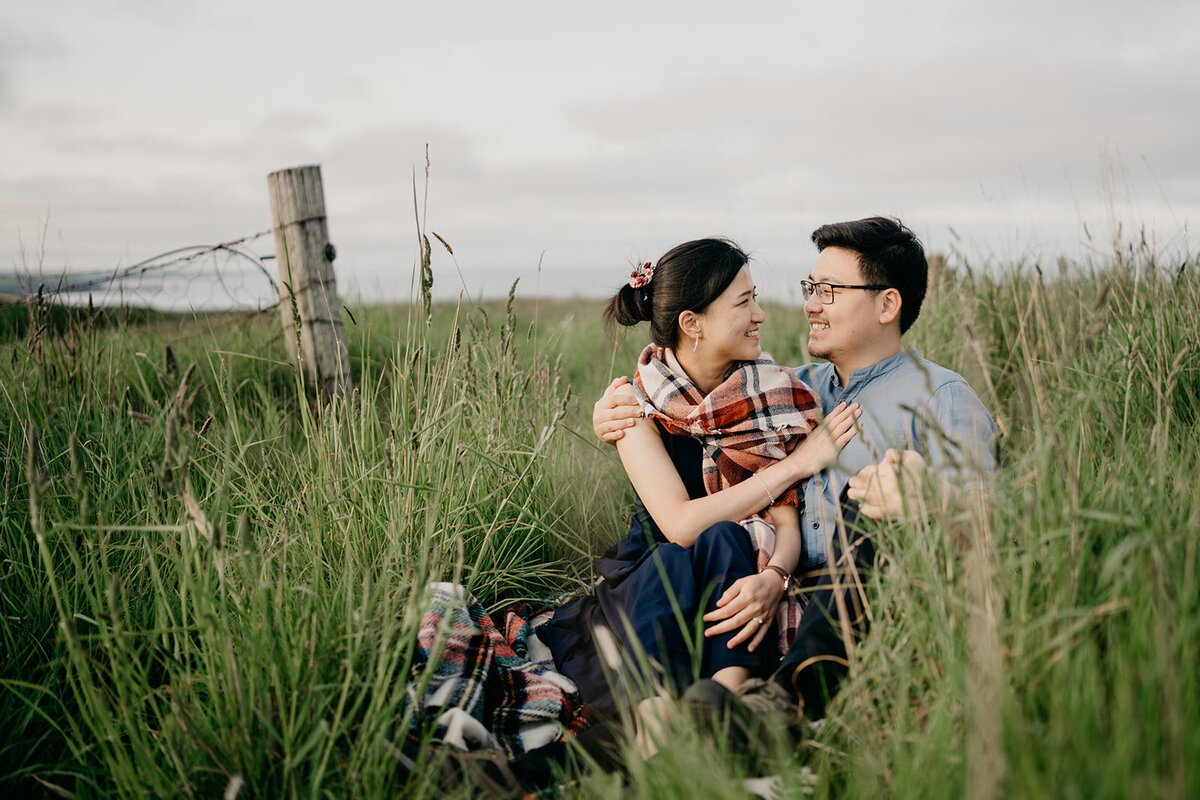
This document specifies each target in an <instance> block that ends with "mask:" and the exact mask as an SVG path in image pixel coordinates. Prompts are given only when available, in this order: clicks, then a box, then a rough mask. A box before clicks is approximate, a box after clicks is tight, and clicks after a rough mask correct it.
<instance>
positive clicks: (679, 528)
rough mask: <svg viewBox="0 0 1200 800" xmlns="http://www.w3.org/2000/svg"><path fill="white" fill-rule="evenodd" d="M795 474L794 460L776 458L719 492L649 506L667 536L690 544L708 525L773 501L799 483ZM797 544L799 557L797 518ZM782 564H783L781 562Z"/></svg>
mask: <svg viewBox="0 0 1200 800" xmlns="http://www.w3.org/2000/svg"><path fill="white" fill-rule="evenodd" d="M795 474H796V468H795V465H794V464H789V463H788V462H787V461H777V462H775V463H774V464H772V465H771V466H769V467H767V468H765V469H763V470H760V471H759V472H757V473H755V474H754V475H752V476H750V477H748V478H746V480H744V481H742V482H741V483H739V484H737V485H736V486H730V487H727V488H725V489H722V490H721V491H719V492H717V493H716V494H710V495H707V496H706V497H699V498H696V499H691V500H685V501H682V502H679V501H676V502H670V501H668V502H665V503H662V504H661V505H662V506H664V507H662V508H661V510H658V509H655V508H651V506H650V504H647V508H648V509H649V510H650V515H651V516H652V517H654V521H655V522H656V523H658V527H659V529H660V530H662V532H663V535H664V536H666V537H667V538H668V539H669V540H670V541H672V542H674V543H676V544H678V545H681V546H683V547H691V546H692V545H693V544H694V543H695V541H696V538H697V537H699V536H700V534H701V533H702V532H703V531H704V530H705V529H706V528H708V527H710V526H712V525H715V524H716V523H718V522H723V521H725V520H730V521H733V522H738V521H741V520H743V519H746V518H747V517H750V516H753V515H754V514H757V513H759V512H761V511H762V510H763V509H764V508H767V507H768V506H770V505H772V504H773V503H774V501H775V500H776V499H777V498H778V497H780V496H781V495H782V494H783V493H784V492H785V491H787V490H788V489H790V488H791V487H792V486H793V485H794V484H795V483H796V481H797V480H798V478H797V477H795ZM643 500H645V498H643ZM655 505H659V504H655ZM787 508H790V507H787ZM793 510H794V509H793ZM772 513H774V512H772ZM664 523H665V524H664ZM776 538H778V533H776ZM796 547H797V549H796V554H795V557H796V559H797V560H798V559H799V556H800V550H799V547H800V535H799V523H798V522H797V524H796ZM781 566H783V565H782V564H781ZM794 566H795V564H794V563H793V567H794ZM788 571H789V572H790V571H791V570H790V569H789V570H788Z"/></svg>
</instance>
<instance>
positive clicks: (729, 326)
mask: <svg viewBox="0 0 1200 800" xmlns="http://www.w3.org/2000/svg"><path fill="white" fill-rule="evenodd" d="M757 297H758V293H757V292H756V291H755V288H754V281H753V280H752V279H751V277H750V268H749V267H742V269H741V271H740V272H738V274H737V277H736V278H734V279H733V283H731V284H729V286H727V287H726V288H725V291H724V292H722V293H721V294H720V295H719V296H718V297H717V299H716V300H713V301H712V302H711V303H709V304H708V308H706V309H704V313H702V314H699V315H697V316H698V318H699V320H700V331H701V335H700V346H699V348H697V353H698V354H699V355H703V356H704V358H705V359H711V360H714V361H716V360H719V361H722V362H726V361H753V360H754V359H756V358H758V357H759V356H760V355H761V354H762V345H761V344H759V341H758V328H759V326H760V325H762V324H763V322H764V321H765V320H766V319H767V315H766V314H764V313H763V310H762V308H760V307H759V305H758V300H757ZM680 345H681V346H683V343H682V342H681V343H680ZM689 349H690V348H689Z"/></svg>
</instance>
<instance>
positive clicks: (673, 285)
mask: <svg viewBox="0 0 1200 800" xmlns="http://www.w3.org/2000/svg"><path fill="white" fill-rule="evenodd" d="M749 260H750V259H749V257H748V256H747V255H746V253H745V252H744V251H743V250H742V248H740V247H738V246H737V245H736V244H734V243H733V242H731V241H730V240H728V239H697V240H696V241H693V242H684V243H683V244H681V245H678V246H676V247H672V248H671V249H670V250H668V251H667V252H666V253H664V254H663V256H662V258H660V259H659V260H658V264H657V265H655V267H654V277H653V278H652V279H651V280H650V282H649V283H647V284H646V285H645V286H642V287H638V288H634V287H632V286H630V285H629V284H625V285H624V286H622V287H621V289H620V291H618V292H617V293H616V294H615V295H614V296H613V297H612V299H610V300H609V301H608V304H607V305H606V306H605V308H604V322H605V323H606V324H611V323H613V322H615V323H617V324H618V325H636V324H638V323H639V322H644V321H646V320H649V322H650V338H651V339H652V340H653V341H654V343H655V344H656V345H658V346H659V347H675V346H676V344H677V343H678V340H679V325H678V324H676V323H677V322H678V321H679V315H680V314H682V313H683V312H684V311H695V312H697V313H702V312H703V311H704V309H706V308H708V306H709V304H710V303H712V301H713V300H716V299H717V298H718V297H720V296H721V293H722V292H724V291H725V290H726V289H728V288H729V284H731V283H733V279H734V278H736V277H737V276H738V273H739V272H741V271H742V267H744V266H746V264H747V262H748V261H749Z"/></svg>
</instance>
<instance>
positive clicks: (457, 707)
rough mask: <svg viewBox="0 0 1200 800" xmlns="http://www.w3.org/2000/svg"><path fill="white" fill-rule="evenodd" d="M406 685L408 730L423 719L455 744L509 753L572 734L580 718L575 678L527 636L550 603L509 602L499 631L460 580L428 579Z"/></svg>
mask: <svg viewBox="0 0 1200 800" xmlns="http://www.w3.org/2000/svg"><path fill="white" fill-rule="evenodd" d="M428 591H429V600H428V605H427V606H426V611H425V613H424V614H423V615H422V617H421V626H420V629H419V631H418V634H417V651H416V657H415V658H414V661H413V666H412V674H411V675H410V676H409V683H408V686H407V689H406V692H407V694H408V702H409V704H410V706H411V707H412V708H414V709H415V710H416V713H415V714H414V715H413V720H412V725H413V729H414V730H416V729H418V728H419V727H420V726H421V725H423V724H425V723H426V722H427V721H429V720H430V719H434V720H436V723H435V724H436V725H437V727H438V729H439V730H440V733H441V738H442V739H443V741H445V742H447V743H449V744H451V745H453V746H456V747H458V748H459V749H462V750H479V749H489V748H499V749H501V750H503V751H504V753H505V754H506V755H507V756H508V757H510V758H514V757H516V756H519V755H521V754H522V753H526V752H528V751H530V750H535V749H537V748H538V747H541V746H543V745H546V744H549V743H550V742H554V741H558V740H560V739H562V738H563V732H564V730H565V731H566V732H567V733H568V734H570V735H573V734H575V733H578V732H579V730H580V729H581V728H582V727H583V724H584V722H585V717H586V715H585V713H584V711H583V703H582V701H581V700H580V698H579V693H578V691H577V690H576V688H575V684H574V683H572V682H571V681H570V679H568V678H567V677H566V676H565V675H561V674H559V673H558V672H555V670H554V660H553V657H552V656H551V655H550V651H549V649H548V648H547V647H546V646H545V645H544V644H542V642H541V640H540V639H538V638H537V637H536V636H534V635H533V632H534V630H535V629H536V628H537V627H539V626H540V625H542V624H544V623H545V622H547V621H548V620H549V619H550V617H551V615H552V614H553V613H554V610H553V609H552V608H544V609H539V608H534V607H532V606H530V605H528V604H525V605H518V606H514V607H512V608H510V609H509V610H508V612H507V613H506V620H505V626H504V630H501V629H500V628H499V627H497V626H496V624H495V623H494V622H493V621H492V618H491V616H490V615H489V614H488V613H487V610H486V609H484V607H483V606H482V605H480V604H479V601H478V600H476V599H475V598H474V597H473V596H472V595H471V593H470V592H468V591H467V589H466V588H465V587H463V586H460V585H458V584H452V583H432V584H430V585H429V587H428Z"/></svg>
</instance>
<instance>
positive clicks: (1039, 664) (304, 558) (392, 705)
mask: <svg viewBox="0 0 1200 800" xmlns="http://www.w3.org/2000/svg"><path fill="white" fill-rule="evenodd" d="M1047 272H1052V273H1053V274H1050V275H1047V274H1046V273H1047ZM1197 308H1200V280H1198V276H1197V274H1196V272H1195V268H1194V266H1192V265H1191V264H1190V263H1189V262H1187V261H1185V260H1183V259H1180V260H1179V262H1178V263H1171V264H1162V263H1157V262H1156V261H1155V259H1154V257H1153V254H1151V253H1148V252H1146V251H1145V250H1140V249H1136V248H1131V249H1128V250H1126V251H1122V252H1118V253H1117V254H1115V255H1114V257H1113V258H1111V259H1109V260H1108V261H1106V262H1105V263H1097V264H1093V265H1055V267H1054V269H1053V270H1045V269H1042V268H1041V267H1040V265H1039V264H1036V263H1032V262H1030V263H1026V264H1019V265H1014V266H1013V268H1012V269H1011V270H1010V271H1008V272H1006V273H1004V274H1002V275H989V276H984V275H974V274H972V273H971V271H970V270H969V269H966V268H965V267H960V269H959V271H958V273H957V274H951V275H945V276H943V277H942V278H941V279H940V280H938V281H936V282H935V284H934V286H933V287H932V290H931V295H930V298H929V299H928V301H927V305H926V308H925V310H924V311H923V312H922V317H921V320H920V321H919V322H918V324H917V326H916V328H915V329H914V331H913V336H912V337H911V338H912V340H913V343H914V344H916V345H917V346H919V347H920V348H921V349H922V351H923V353H924V354H925V355H926V356H928V357H930V358H932V359H934V360H936V361H939V362H941V363H944V364H946V365H948V366H950V367H952V368H954V369H956V370H958V371H960V372H962V373H963V374H964V375H965V376H967V377H968V379H969V380H970V381H971V383H972V384H973V385H974V387H975V388H976V390H977V391H978V392H979V394H980V396H981V397H982V398H983V399H984V401H985V403H986V404H987V405H988V406H989V407H990V408H992V409H993V411H994V412H995V415H996V417H997V420H998V422H999V424H1000V427H1001V430H1002V432H1003V441H1002V448H1003V453H1004V468H1003V471H1002V473H1001V475H1000V477H999V479H998V483H997V486H996V488H995V491H994V493H993V494H992V495H991V497H990V498H989V502H988V503H987V504H986V505H977V506H971V507H956V508H955V509H954V510H953V511H946V512H942V513H937V514H934V516H933V517H932V518H931V519H929V520H928V521H926V522H924V523H921V524H907V525H893V526H887V527H884V528H881V530H880V531H879V533H878V538H879V546H880V550H881V554H882V555H881V568H880V569H879V570H877V571H875V572H874V573H872V574H871V575H870V576H869V589H870V596H871V599H872V607H871V614H872V618H873V620H874V627H873V631H872V634H871V635H870V636H869V637H868V638H867V639H866V640H864V641H863V642H862V643H861V644H860V645H859V646H858V647H857V648H856V649H855V653H854V665H853V671H852V675H851V678H850V681H849V683H848V684H847V685H846V687H845V689H844V691H843V692H842V694H841V695H840V697H839V699H838V700H837V702H836V703H835V704H834V705H833V706H832V708H831V712H832V714H831V718H830V720H829V721H828V722H827V723H826V724H825V726H824V727H823V728H821V730H820V732H819V733H818V734H817V735H816V737H815V738H814V740H813V741H811V742H809V743H808V744H806V745H804V746H802V747H801V748H799V749H798V750H796V751H791V750H788V749H786V748H780V749H778V750H777V751H774V752H772V753H769V754H768V758H769V759H771V761H770V763H771V764H772V765H773V766H772V768H773V769H775V770H778V772H779V774H780V775H781V777H782V778H783V785H784V786H785V787H786V788H787V792H788V794H789V795H790V796H795V795H797V794H799V792H800V789H801V786H802V783H803V782H804V780H805V777H804V775H803V774H802V773H801V768H802V766H804V765H808V766H809V767H811V768H812V770H813V771H815V773H816V776H817V778H818V781H817V783H816V786H815V789H814V791H815V794H816V796H818V797H823V796H834V795H837V796H839V797H876V796H879V795H881V794H883V795H888V796H896V797H929V796H960V795H966V796H972V797H994V796H1015V797H1025V796H1030V797H1040V796H1047V797H1107V796H1112V797H1126V796H1157V797H1190V796H1196V795H1197V794H1198V793H1200V776H1198V775H1197V770H1196V768H1195V767H1194V766H1193V765H1194V764H1197V763H1200V735H1197V734H1196V733H1195V732H1194V728H1195V722H1194V721H1195V720H1196V719H1200V685H1198V683H1200V679H1198V677H1197V669H1196V665H1197V663H1198V660H1200V586H1198V584H1197V576H1196V572H1197V536H1198V534H1200V492H1197V489H1196V486H1197V484H1196V475H1197V473H1198V471H1200V463H1197V462H1198V459H1200V433H1198V425H1197V422H1198V419H1200V336H1198V330H1200V328H1198V324H1197V322H1196V315H1195V310H1196V309H1197ZM432 312H433V313H432V321H431V322H430V323H428V324H427V322H426V316H425V313H424V310H423V309H413V310H410V309H407V308H403V309H383V308H365V309H361V310H359V309H356V314H355V316H356V319H357V324H355V323H352V322H351V321H350V320H349V319H347V331H348V333H349V336H350V353H351V360H352V362H353V367H354V372H355V376H356V379H357V384H358V387H359V389H358V391H357V393H356V394H355V395H354V396H353V397H352V398H350V399H349V400H348V401H346V402H339V403H334V404H332V405H322V404H321V403H319V402H317V401H315V400H314V399H313V398H311V397H309V396H308V395H307V394H306V393H305V391H304V389H303V387H302V386H301V385H300V384H299V382H298V379H297V376H296V374H295V373H294V371H293V370H292V368H291V367H290V366H289V365H288V364H287V363H285V362H284V356H283V355H282V354H283V349H284V348H283V342H282V339H281V337H282V335H283V334H282V327H281V326H280V325H279V321H278V320H277V319H276V318H274V317H270V318H260V319H257V320H241V321H238V322H236V323H231V322H230V321H229V320H205V319H200V320H195V321H185V322H184V323H181V324H172V325H169V326H168V325H166V324H163V323H158V324H156V323H146V322H139V323H138V324H126V325H118V326H117V327H115V328H113V327H101V326H99V325H97V324H92V322H91V319H90V318H89V316H88V315H87V314H80V315H75V316H74V317H70V318H69V319H68V320H67V322H66V324H64V325H59V326H58V327H57V328H53V329H52V328H50V327H43V326H41V325H40V324H39V323H38V321H37V319H34V320H33V321H32V324H30V325H28V326H26V327H25V328H24V329H23V332H20V333H19V338H16V339H13V340H11V341H8V342H7V343H4V344H2V345H0V376H2V379H3V388H2V389H0V434H2V435H0V455H2V456H3V467H2V474H0V481H2V482H3V494H2V496H0V548H2V553H0V562H2V563H0V636H2V637H3V648H4V650H3V652H4V658H3V661H2V663H0V719H2V720H3V723H4V728H5V736H4V737H3V742H2V743H0V793H4V794H9V793H22V794H31V793H32V794H36V793H38V792H46V793H64V794H75V795H77V796H111V795H116V796H133V795H141V796H145V795H156V796H157V795H188V796H191V795H199V796H212V795H215V794H219V793H221V792H224V791H226V790H227V789H235V788H237V787H239V786H240V787H242V789H241V791H242V792H244V794H243V796H261V795H287V796H317V795H330V796H364V797H384V796H397V795H401V796H415V797H420V796H432V795H433V793H434V787H433V786H432V785H431V784H430V783H429V781H428V779H427V778H426V777H425V776H424V775H423V773H422V772H421V771H416V772H410V771H409V770H408V769H407V768H406V764H407V763H408V762H407V761H406V760H405V759H404V758H401V754H405V755H407V756H410V757H414V758H419V757H420V749H419V747H418V746H417V745H418V744H419V736H418V734H417V732H416V728H415V726H414V720H413V719H412V717H411V711H410V709H409V706H408V704H407V703H406V691H407V690H408V689H410V688H412V687H415V686H416V685H418V682H419V680H420V676H419V674H415V673H414V672H413V670H412V669H411V667H412V645H413V641H414V635H415V629H416V623H417V618H416V616H417V614H418V613H419V611H420V608H419V605H420V602H419V601H420V588H421V587H422V586H423V585H424V584H425V583H426V582H427V581H429V580H431V579H448V580H458V581H461V582H464V583H466V584H467V585H468V586H470V587H471V589H472V590H473V591H474V592H475V593H476V594H477V595H478V596H479V597H480V598H481V599H483V601H484V602H485V603H488V604H496V603H500V602H503V601H505V600H507V599H513V598H517V597H531V596H532V597H537V596H543V595H545V594H548V593H551V592H553V591H557V590H559V589H562V588H566V587H569V586H571V585H573V584H574V582H575V581H576V580H578V579H579V578H582V577H584V576H586V574H587V572H588V569H589V565H590V559H591V558H592V557H594V555H595V554H596V552H598V550H599V549H600V548H601V547H602V546H603V545H606V544H608V543H610V542H611V541H613V540H615V539H616V538H617V537H619V536H620V535H621V534H622V533H623V531H624V522H623V515H624V512H625V510H626V508H627V502H628V500H629V498H630V495H629V493H628V489H627V488H626V483H625V481H624V479H623V476H622V474H621V471H620V467H619V464H618V463H617V462H616V460H615V459H614V458H613V456H612V453H611V451H610V450H609V449H608V448H602V447H598V446H597V445H595V444H594V442H593V441H592V436H591V433H590V412H591V402H592V399H593V398H594V397H595V396H597V395H598V394H599V392H600V390H601V389H602V388H603V386H604V385H606V384H607V383H608V381H609V380H610V379H611V377H612V376H613V374H620V373H623V372H627V371H628V369H629V368H630V367H631V366H632V363H633V359H634V356H635V355H636V352H637V350H638V349H639V347H640V344H641V341H640V340H639V338H638V337H637V335H636V334H635V335H633V336H627V337H625V338H624V339H621V340H619V341H617V342H615V343H614V342H613V341H612V340H611V339H610V338H608V337H606V336H604V335H603V334H602V333H601V332H600V329H599V327H598V320H597V317H598V314H597V309H594V308H591V307H590V306H588V305H580V304H570V303H534V302H530V301H525V302H520V301H517V302H514V301H512V300H511V299H510V302H509V303H508V304H486V305H484V306H463V307H461V308H459V307H455V306H435V307H434V308H433V310H432ZM38 313H42V312H40V311H38V310H37V309H36V308H35V310H34V314H35V316H36V314H38ZM768 315H769V319H768V323H767V325H766V326H765V328H764V331H765V336H764V345H765V347H766V348H767V349H768V350H770V351H771V352H773V353H774V354H775V356H776V357H777V359H778V360H779V361H781V362H783V363H799V362H800V361H802V360H804V356H803V338H802V337H803V331H804V328H805V326H804V324H803V320H802V318H801V317H802V315H801V314H800V313H799V312H797V311H796V310H794V309H786V308H782V307H770V308H769V309H768ZM193 365H194V366H193ZM726 750H727V748H723V747H722V746H721V745H720V743H715V744H714V743H712V742H709V741H706V740H705V739H703V738H697V737H695V736H690V735H684V736H681V737H680V738H679V739H678V740H675V741H673V743H670V744H668V746H667V747H666V748H665V750H664V752H663V753H662V754H661V757H660V758H658V759H656V762H655V763H654V764H653V765H651V766H647V767H640V766H639V767H638V768H637V769H635V771H634V780H633V782H632V785H631V786H630V787H628V788H623V787H622V785H621V781H620V779H619V778H616V777H613V776H605V775H600V774H593V775H588V776H585V778H584V779H583V780H582V781H581V783H580V784H579V786H578V787H577V788H576V789H574V790H573V791H574V792H575V793H577V794H579V795H581V796H597V797H601V796H604V797H607V796H614V797H615V796H617V795H621V796H629V795H634V796H640V797H662V796H688V797H691V796H696V794H695V793H696V792H697V791H700V790H698V789H697V788H696V787H697V785H699V786H701V788H702V789H703V792H704V793H705V796H713V797H730V796H736V795H738V794H739V793H740V792H741V784H740V778H741V777H742V776H744V774H746V770H747V767H746V766H745V764H744V763H743V762H742V761H741V760H739V759H737V758H730V756H736V754H730V753H728V752H724V751H726Z"/></svg>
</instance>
